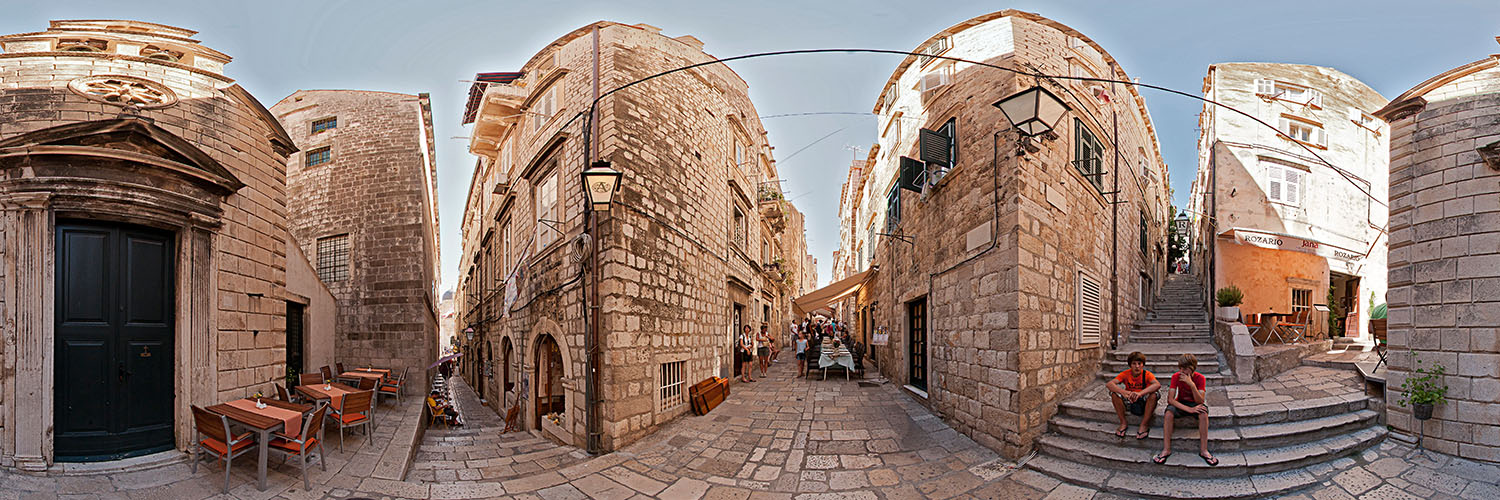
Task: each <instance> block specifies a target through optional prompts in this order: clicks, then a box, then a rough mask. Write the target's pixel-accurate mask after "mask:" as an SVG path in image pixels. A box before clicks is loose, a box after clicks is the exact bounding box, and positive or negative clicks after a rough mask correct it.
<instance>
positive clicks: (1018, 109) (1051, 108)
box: [994, 86, 1068, 137]
mask: <svg viewBox="0 0 1500 500" xmlns="http://www.w3.org/2000/svg"><path fill="white" fill-rule="evenodd" d="M994 106H995V107H997V108H1000V112H1001V113H1005V119H1006V120H1010V124H1011V126H1013V127H1015V128H1016V131H1018V132H1020V133H1021V135H1023V136H1026V137H1036V136H1039V135H1044V134H1047V133H1048V132H1051V131H1052V127H1053V126H1055V125H1057V120H1058V119H1060V118H1062V115H1063V113H1066V112H1067V111H1068V105H1066V104H1063V102H1062V100H1060V99H1058V98H1057V96H1056V95H1053V94H1052V92H1049V91H1048V90H1047V89H1044V88H1042V87H1040V86H1034V87H1031V88H1029V89H1026V90H1022V91H1020V92H1017V93H1015V94H1014V95H1011V96H1010V97H1006V98H1004V99H1001V100H999V101H998V102H996V103H995V104H994Z"/></svg>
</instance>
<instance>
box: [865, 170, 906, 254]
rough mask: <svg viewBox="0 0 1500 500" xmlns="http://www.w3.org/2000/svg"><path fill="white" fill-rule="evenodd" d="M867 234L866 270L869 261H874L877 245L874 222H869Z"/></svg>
mask: <svg viewBox="0 0 1500 500" xmlns="http://www.w3.org/2000/svg"><path fill="white" fill-rule="evenodd" d="M896 189H900V188H896ZM869 233H870V235H869V236H868V237H866V241H869V242H870V259H869V260H866V261H865V267H866V268H868V267H869V264H870V262H871V261H874V260H875V244H876V243H877V241H876V240H875V221H870V228H869Z"/></svg>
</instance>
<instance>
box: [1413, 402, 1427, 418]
mask: <svg viewBox="0 0 1500 500" xmlns="http://www.w3.org/2000/svg"><path fill="white" fill-rule="evenodd" d="M1411 409H1412V417H1415V418H1416V419H1417V420H1427V419H1429V418H1432V403H1415V404H1412V406H1411Z"/></svg>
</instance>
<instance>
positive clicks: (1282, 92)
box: [1255, 78, 1323, 108]
mask: <svg viewBox="0 0 1500 500" xmlns="http://www.w3.org/2000/svg"><path fill="white" fill-rule="evenodd" d="M1255 93H1256V94H1260V95H1262V96H1266V97H1269V98H1272V99H1278V100H1282V101H1287V102H1293V103H1297V104H1303V105H1308V106H1312V107H1315V108H1321V107H1323V93H1321V92H1318V91H1316V90H1313V89H1310V88H1307V87H1303V86H1301V85H1293V84H1290V83H1286V82H1278V81H1276V80H1272V79H1268V78H1263V79H1259V80H1256V81H1255Z"/></svg>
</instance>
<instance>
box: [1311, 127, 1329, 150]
mask: <svg viewBox="0 0 1500 500" xmlns="http://www.w3.org/2000/svg"><path fill="white" fill-rule="evenodd" d="M1312 142H1313V144H1317V145H1319V146H1324V147H1327V146H1328V134H1327V133H1325V132H1324V131H1323V127H1321V126H1319V127H1313V134H1312Z"/></svg>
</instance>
